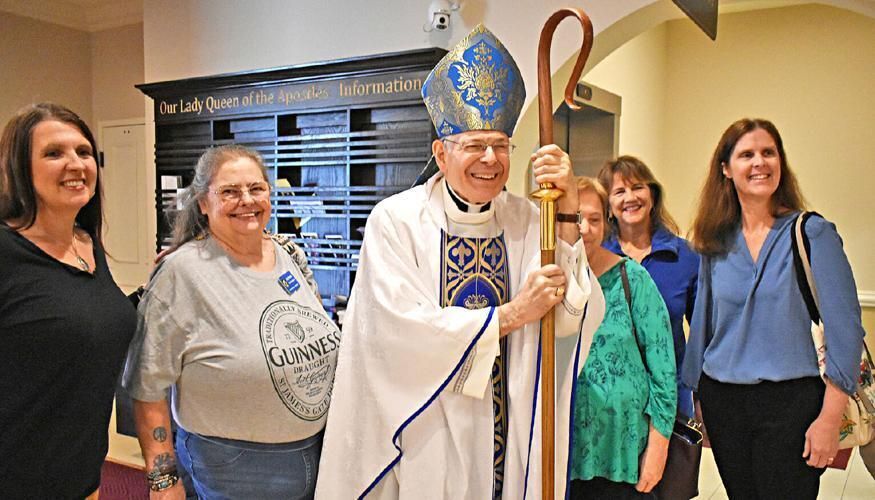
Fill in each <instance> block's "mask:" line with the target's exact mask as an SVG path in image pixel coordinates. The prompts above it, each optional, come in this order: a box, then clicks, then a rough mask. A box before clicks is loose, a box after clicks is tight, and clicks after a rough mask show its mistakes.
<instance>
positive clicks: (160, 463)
mask: <svg viewBox="0 0 875 500" xmlns="http://www.w3.org/2000/svg"><path fill="white" fill-rule="evenodd" d="M152 466H153V467H152V471H157V472H159V473H161V474H166V473H168V472H173V471H175V470H176V458H174V457H173V456H171V455H170V453H162V454H160V455H158V456H156V457H155V459H154V460H153V461H152Z"/></svg>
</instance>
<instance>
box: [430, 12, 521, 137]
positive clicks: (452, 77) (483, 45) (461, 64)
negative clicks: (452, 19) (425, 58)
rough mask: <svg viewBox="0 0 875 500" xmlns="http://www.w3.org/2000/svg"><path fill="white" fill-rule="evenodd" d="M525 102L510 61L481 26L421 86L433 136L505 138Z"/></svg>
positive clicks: (493, 38)
mask: <svg viewBox="0 0 875 500" xmlns="http://www.w3.org/2000/svg"><path fill="white" fill-rule="evenodd" d="M525 98H526V89H525V86H524V85H523V79H522V74H521V73H520V70H519V68H518V67H517V65H516V62H515V61H514V60H513V57H511V55H510V53H509V52H508V51H507V49H505V48H504V45H503V44H502V43H501V42H500V41H499V40H498V38H496V37H495V35H493V34H492V32H490V31H489V30H488V29H486V27H485V26H483V25H482V24H480V25H478V26H477V27H476V28H474V31H472V32H471V33H469V34H468V36H466V37H465V38H463V39H462V41H460V42H459V43H458V44H456V46H455V47H453V48H452V49H450V51H449V52H448V53H447V55H445V56H444V57H443V59H441V60H440V62H438V63H437V65H436V66H435V67H434V69H433V70H432V71H431V73H429V75H428V78H426V80H425V84H423V86H422V99H423V101H425V107H426V109H428V114H429V115H430V116H431V121H432V123H434V127H435V130H437V134H438V137H445V136H448V135H453V134H458V133H461V132H467V131H469V130H498V131H501V132H504V133H505V134H507V135H508V136H511V135H513V129H514V127H515V126H516V122H517V119H518V118H519V114H520V110H521V109H522V107H523V102H524V101H525Z"/></svg>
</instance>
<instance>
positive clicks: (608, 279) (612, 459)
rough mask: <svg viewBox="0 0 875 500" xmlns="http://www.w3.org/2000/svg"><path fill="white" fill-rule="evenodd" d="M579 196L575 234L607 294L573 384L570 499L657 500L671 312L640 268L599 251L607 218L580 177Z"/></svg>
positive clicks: (665, 431)
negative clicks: (625, 278)
mask: <svg viewBox="0 0 875 500" xmlns="http://www.w3.org/2000/svg"><path fill="white" fill-rule="evenodd" d="M578 193H579V199H580V212H581V216H582V219H583V222H582V223H581V225H580V234H581V236H582V237H583V243H584V246H585V248H586V256H587V259H588V260H589V264H590V266H591V268H592V270H593V273H594V274H595V275H596V276H598V279H599V284H600V285H601V288H602V292H603V293H604V295H605V303H606V312H605V318H604V320H603V321H602V324H601V326H599V329H598V330H597V331H596V333H595V336H594V337H593V341H592V347H591V348H590V351H589V357H588V358H587V360H586V364H585V365H584V367H583V371H582V372H581V374H580V376H579V377H578V379H577V393H576V396H575V403H574V430H573V445H572V449H571V462H572V463H571V479H572V483H571V498H572V499H588V498H610V499H623V498H654V496H653V493H652V490H653V487H654V486H656V484H657V483H658V482H659V480H660V479H661V478H662V472H663V469H664V468H665V460H666V456H667V453H668V439H669V437H670V436H671V431H672V426H673V425H674V419H675V413H676V411H677V386H676V381H675V378H676V375H675V373H676V369H675V357H674V347H673V343H672V333H671V324H670V322H669V317H668V311H667V309H666V307H665V303H664V302H663V299H662V296H661V295H660V294H659V290H658V289H657V288H656V284H655V283H654V282H653V280H652V279H651V278H650V275H649V274H648V273H647V271H646V270H645V269H644V268H643V267H641V266H640V265H639V264H637V263H636V262H635V261H632V260H630V259H627V258H620V257H619V256H617V255H616V254H614V253H613V252H611V251H609V250H606V249H604V248H602V246H601V243H602V240H603V238H604V235H605V220H606V217H607V215H606V213H607V212H606V209H607V194H606V193H605V190H604V188H602V187H601V185H600V184H598V183H597V181H594V180H592V179H588V178H581V179H580V180H579V183H578ZM623 267H625V270H626V274H627V276H628V281H629V291H630V292H631V315H630V306H629V303H628V302H627V301H626V296H625V293H624V288H623V281H622V278H621V274H622V273H621V269H622V268H623ZM632 316H634V321H633V317H632ZM633 324H634V327H635V329H636V330H637V335H638V343H637V344H636V338H635V334H633V332H632V327H633ZM639 347H640V350H639ZM645 362H646V367H645Z"/></svg>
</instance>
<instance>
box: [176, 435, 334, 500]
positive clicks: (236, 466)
mask: <svg viewBox="0 0 875 500" xmlns="http://www.w3.org/2000/svg"><path fill="white" fill-rule="evenodd" d="M321 451H322V433H321V432H320V433H318V434H316V435H314V436H311V437H309V438H307V439H302V440H300V441H295V442H293V443H279V444H273V443H252V442H249V441H237V440H234V439H224V438H217V437H211V436H201V435H199V434H195V433H193V432H187V431H186V430H185V429H183V428H182V427H179V428H178V429H177V432H176V455H177V460H178V462H179V465H180V466H181V467H182V468H183V469H184V471H185V473H186V474H188V475H190V476H191V482H192V486H193V487H194V490H195V492H196V493H197V496H198V498H201V499H205V500H214V499H215V500H218V499H229V500H231V499H233V500H238V499H247V498H252V499H264V498H278V499H280V498H281V499H312V498H313V495H314V493H315V490H316V474H317V473H318V471H319V455H320V453H321Z"/></svg>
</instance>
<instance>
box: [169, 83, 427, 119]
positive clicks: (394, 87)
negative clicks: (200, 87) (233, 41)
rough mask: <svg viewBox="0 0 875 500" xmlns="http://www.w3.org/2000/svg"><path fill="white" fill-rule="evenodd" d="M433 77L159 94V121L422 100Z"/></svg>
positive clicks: (294, 84) (293, 84) (292, 84)
mask: <svg viewBox="0 0 875 500" xmlns="http://www.w3.org/2000/svg"><path fill="white" fill-rule="evenodd" d="M427 75H428V72H427V71H415V72H408V73H391V74H386V75H375V76H366V77H358V78H349V79H336V80H320V81H314V82H301V83H291V84H278V85H271V86H259V87H250V86H247V87H239V88H231V89H221V90H214V91H206V92H199V93H192V94H187V95H175V96H173V97H172V98H160V97H158V98H156V99H155V121H156V122H158V123H161V122H167V121H175V120H187V119H192V118H204V117H210V116H216V115H234V114H246V113H254V112H255V113H265V112H268V113H275V112H283V111H284V110H288V111H297V110H301V109H307V108H312V107H320V108H321V107H327V106H344V105H349V104H351V103H356V104H367V103H375V102H381V101H387V100H392V101H398V100H407V99H420V92H421V91H422V83H423V81H424V80H425V77H426V76H427Z"/></svg>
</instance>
